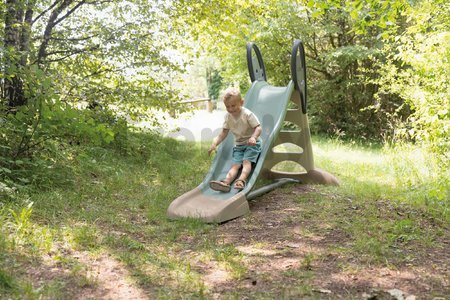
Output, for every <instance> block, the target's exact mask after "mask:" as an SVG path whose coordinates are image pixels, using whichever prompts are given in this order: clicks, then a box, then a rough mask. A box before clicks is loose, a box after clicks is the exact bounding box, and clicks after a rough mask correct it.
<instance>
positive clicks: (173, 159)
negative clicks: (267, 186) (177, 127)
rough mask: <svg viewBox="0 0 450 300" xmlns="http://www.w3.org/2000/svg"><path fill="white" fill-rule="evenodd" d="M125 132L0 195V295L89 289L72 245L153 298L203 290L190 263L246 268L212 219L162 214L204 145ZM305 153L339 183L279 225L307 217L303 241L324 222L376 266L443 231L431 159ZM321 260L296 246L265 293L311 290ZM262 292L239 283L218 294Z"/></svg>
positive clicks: (361, 152) (348, 248) (371, 152)
mask: <svg viewBox="0 0 450 300" xmlns="http://www.w3.org/2000/svg"><path fill="white" fill-rule="evenodd" d="M130 139H131V140H130V147H129V148H128V149H127V152H126V153H123V152H118V151H115V150H111V149H104V148H84V147H74V148H73V149H70V153H68V155H67V157H66V160H65V162H64V164H65V165H64V166H59V167H60V168H61V170H64V171H63V172H61V173H58V172H56V173H55V174H53V176H54V178H53V179H52V183H51V184H48V185H46V187H45V188H44V189H43V188H42V186H36V187H35V188H31V189H29V190H27V191H26V192H22V193H19V194H17V195H16V201H14V202H12V201H6V200H5V201H2V202H1V203H2V206H0V222H1V227H0V250H1V251H0V297H1V298H22V297H23V295H26V298H28V299H39V298H45V297H47V298H59V297H60V296H61V295H68V296H66V297H69V298H70V295H72V294H71V293H77V292H79V290H80V289H83V288H84V287H95V286H97V287H98V284H99V283H98V280H97V279H96V278H92V277H90V275H89V274H88V273H89V272H88V270H89V266H87V265H84V264H83V263H81V262H77V261H75V260H74V258H73V254H74V252H75V253H87V255H88V256H90V257H91V258H92V259H95V257H96V255H98V254H99V253H108V255H110V256H111V257H112V258H113V259H116V260H118V261H120V262H121V263H123V264H124V266H125V267H126V268H127V270H128V271H129V273H130V276H131V277H132V279H133V280H134V281H136V282H137V284H138V286H139V287H140V288H141V289H143V290H145V291H148V293H150V294H151V295H152V296H154V297H156V298H160V299H173V298H209V297H211V294H209V292H210V291H209V289H210V288H209V287H207V286H205V283H204V276H205V274H203V273H202V272H201V271H200V270H198V268H196V267H195V266H198V265H200V266H209V267H210V268H212V269H217V270H222V271H223V272H224V273H226V274H228V276H229V277H230V280H233V281H236V282H239V281H242V280H244V279H245V278H246V276H248V273H249V268H250V266H249V264H248V261H249V257H247V256H246V255H245V254H243V253H241V252H240V251H239V250H238V249H237V248H236V247H235V245H234V244H231V243H227V242H225V241H223V240H221V239H220V238H219V237H216V236H215V235H214V232H215V230H216V229H217V225H208V224H203V223H201V222H199V221H198V220H194V219H187V220H179V221H169V220H168V219H167V218H166V209H167V207H168V205H169V204H170V202H171V201H172V200H173V199H175V198H176V197H178V196H179V195H181V194H182V193H184V192H187V191H189V190H191V189H192V188H194V187H195V186H197V185H198V184H199V183H200V182H201V181H202V179H203V177H204V175H205V174H206V172H207V171H208V168H209V165H210V163H211V158H209V157H208V155H207V151H206V150H207V147H206V146H205V145H200V144H197V145H196V144H190V143H180V142H176V141H174V140H168V139H163V138H160V137H156V136H153V135H149V134H136V135H131V136H130ZM314 153H315V161H316V165H317V166H318V167H320V168H322V169H325V170H327V171H329V172H331V173H333V174H334V175H336V176H337V177H338V178H339V180H340V182H341V186H339V187H317V190H316V191H315V192H312V193H309V194H307V195H301V196H295V197H294V201H296V203H297V205H299V207H302V209H303V210H302V213H301V215H299V216H290V217H289V220H288V222H289V223H290V224H292V225H294V224H295V223H298V222H299V221H300V218H301V219H302V220H307V221H309V226H308V227H307V228H303V233H305V235H304V236H305V237H307V238H308V237H313V236H315V235H318V234H324V233H327V232H328V231H329V228H334V229H335V230H338V232H341V233H343V234H345V235H346V236H347V237H348V239H347V240H346V241H347V243H344V244H339V243H338V244H336V245H335V247H334V248H333V250H332V251H334V252H339V253H343V254H344V255H348V256H352V255H357V256H358V261H359V262H360V263H362V264H386V265H389V264H398V263H400V262H405V261H408V260H411V261H412V260H414V249H415V247H416V245H419V244H420V245H425V246H426V245H432V244H433V243H435V242H436V241H437V240H439V239H442V238H444V237H445V235H446V227H447V226H448V194H446V193H448V182H449V177H448V173H447V174H443V173H438V172H437V170H438V168H437V167H438V166H437V165H436V163H435V162H434V161H433V158H432V157H431V158H430V157H427V156H426V154H424V153H423V152H420V151H419V150H417V149H415V150H409V149H384V148H367V147H361V146H355V145H349V144H343V143H340V142H330V141H327V140H324V139H318V138H316V139H315V140H314ZM58 176H61V178H59V177H58ZM445 176H447V177H445ZM288 190H289V187H287V188H285V189H283V190H282V191H284V192H286V191H288ZM330 200H331V201H330ZM311 203H314V205H311ZM317 207H320V208H321V209H320V210H317ZM247 222H249V224H248V225H246V227H248V228H253V229H257V228H258V227H260V225H258V224H255V223H254V222H253V221H252V216H251V215H249V216H248V219H247ZM325 225H326V226H325ZM264 245H265V244H264V243H262V244H260V247H265V246H264ZM406 250H408V251H406ZM330 251H331V250H330ZM321 259H322V257H321V255H319V254H315V253H308V254H306V255H305V257H304V258H303V260H302V262H301V265H300V268H299V269H294V270H290V271H288V272H285V273H284V274H282V275H281V276H282V277H283V278H284V277H286V278H288V279H289V280H290V281H289V282H293V283H292V284H291V285H289V283H287V286H285V287H283V289H280V290H279V291H276V290H272V291H269V293H268V294H267V295H268V296H267V297H268V298H271V297H277V296H280V295H281V294H280V293H284V295H286V297H288V298H289V297H294V296H301V295H309V296H311V295H313V292H312V289H313V287H312V284H311V282H312V279H313V278H314V275H313V273H312V271H311V269H313V266H314V264H316V263H317V262H319V261H321ZM37 262H39V263H37ZM54 268H57V269H58V270H59V272H61V274H65V275H64V276H59V277H56V279H55V277H54V276H50V275H46V276H44V278H45V279H44V280H43V281H42V282H40V283H37V282H36V278H35V274H34V273H35V272H41V273H44V274H51V272H52V270H53V269H54ZM343 268H345V267H343ZM206 269H208V268H206ZM298 281H301V282H303V283H304V284H303V285H298ZM295 282H297V283H295ZM266 292H267V291H266ZM263 293H265V292H263V291H249V290H247V289H245V288H242V287H241V288H237V289H236V291H235V292H232V293H231V292H230V293H225V294H224V295H225V296H224V297H225V298H227V297H228V298H230V299H233V298H235V297H238V296H239V295H249V296H251V297H254V298H257V297H259V296H261V297H262V295H263ZM311 297H312V296H311Z"/></svg>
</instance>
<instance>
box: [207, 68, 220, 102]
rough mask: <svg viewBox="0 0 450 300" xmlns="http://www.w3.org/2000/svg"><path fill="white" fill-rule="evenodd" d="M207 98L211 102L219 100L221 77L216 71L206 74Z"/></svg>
mask: <svg viewBox="0 0 450 300" xmlns="http://www.w3.org/2000/svg"><path fill="white" fill-rule="evenodd" d="M207 75H208V76H207V81H208V96H209V98H211V99H213V100H217V99H219V93H220V89H221V88H222V77H221V76H220V72H219V71H218V70H212V71H211V72H209V74H207Z"/></svg>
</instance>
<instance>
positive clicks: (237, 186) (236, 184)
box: [234, 179, 247, 190]
mask: <svg viewBox="0 0 450 300" xmlns="http://www.w3.org/2000/svg"><path fill="white" fill-rule="evenodd" d="M246 184H247V181H245V180H244V179H237V180H236V181H235V182H234V188H235V189H237V190H243V189H244V188H245V185H246Z"/></svg>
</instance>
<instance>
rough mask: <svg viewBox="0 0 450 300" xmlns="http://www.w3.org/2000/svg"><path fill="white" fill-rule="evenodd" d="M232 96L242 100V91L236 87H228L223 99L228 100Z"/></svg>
mask: <svg viewBox="0 0 450 300" xmlns="http://www.w3.org/2000/svg"><path fill="white" fill-rule="evenodd" d="M231 98H237V99H239V100H242V96H241V92H239V90H238V89H237V88H235V87H229V88H227V89H226V90H225V92H224V94H223V101H228V100H230V99H231Z"/></svg>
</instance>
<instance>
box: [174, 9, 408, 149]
mask: <svg viewBox="0 0 450 300" xmlns="http://www.w3.org/2000/svg"><path fill="white" fill-rule="evenodd" d="M203 2H204V1H201V0H197V1H190V2H189V3H191V4H190V5H187V3H186V2H185V1H176V2H175V3H177V4H178V5H179V6H177V9H176V10H175V11H176V12H177V13H178V14H180V12H181V15H178V16H177V17H178V19H179V20H180V22H183V23H187V24H191V29H192V30H193V31H194V35H195V36H197V37H198V39H199V40H200V41H201V44H203V45H205V48H207V49H208V52H209V53H214V54H215V55H216V56H217V57H218V58H219V59H220V60H221V61H222V65H223V66H222V68H223V72H222V75H223V76H224V78H225V81H229V82H236V81H238V82H241V83H247V86H248V71H247V65H246V62H245V44H246V43H247V42H248V41H254V42H256V43H257V44H258V46H259V48H260V49H261V50H262V54H263V58H264V61H265V65H266V69H267V75H268V81H269V82H270V83H271V84H274V85H286V84H287V82H288V81H289V80H290V66H289V63H290V52H291V49H290V48H291V46H292V44H293V41H294V40H295V39H297V38H301V39H302V40H303V41H304V43H305V47H306V55H307V66H308V71H309V72H308V79H309V87H310V88H309V92H310V93H309V95H310V99H311V101H310V104H311V105H310V111H309V113H310V116H311V118H310V120H311V123H312V124H311V125H312V126H311V128H312V130H313V131H314V132H316V133H327V134H337V135H340V136H343V135H346V136H347V137H349V138H358V139H360V138H369V139H378V140H380V139H381V138H383V137H385V136H386V135H389V134H391V130H390V126H391V124H392V123H393V122H394V119H395V118H400V119H404V118H405V117H406V116H407V115H408V113H409V112H408V110H407V109H404V110H398V107H403V108H405V107H404V106H401V104H402V102H403V100H402V99H401V98H399V97H398V96H397V95H395V94H394V95H386V96H384V97H385V100H386V101H383V102H382V103H381V102H380V103H381V106H380V105H379V101H378V100H377V99H376V98H375V95H376V93H377V91H378V86H377V84H376V83H374V82H373V81H372V79H374V78H376V77H377V69H378V66H377V65H376V64H377V63H378V60H375V59H374V58H375V57H377V58H380V60H382V57H381V56H384V55H385V54H384V53H383V52H382V51H381V49H382V46H383V41H382V40H381V39H380V36H382V35H383V34H384V32H386V31H388V32H390V31H389V30H390V27H392V25H390V24H397V23H401V22H402V17H401V13H402V11H403V9H404V5H405V3H404V2H405V1H365V2H363V1H345V2H344V1H337V0H336V1H329V0H323V1H306V0H305V1H282V2H280V1H271V0H267V1H239V0H235V1H216V2H215V6H207V5H203ZM183 12H184V13H183Z"/></svg>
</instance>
